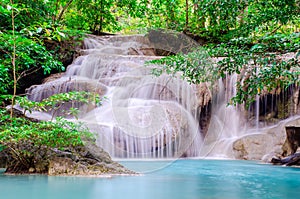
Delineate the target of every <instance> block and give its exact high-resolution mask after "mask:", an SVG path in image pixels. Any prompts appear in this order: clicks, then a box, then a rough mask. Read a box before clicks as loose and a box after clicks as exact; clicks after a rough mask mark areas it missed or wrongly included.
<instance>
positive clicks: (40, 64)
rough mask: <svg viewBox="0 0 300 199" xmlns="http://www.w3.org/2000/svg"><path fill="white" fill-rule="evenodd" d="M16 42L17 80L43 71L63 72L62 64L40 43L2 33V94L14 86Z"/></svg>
mask: <svg viewBox="0 0 300 199" xmlns="http://www.w3.org/2000/svg"><path fill="white" fill-rule="evenodd" d="M14 42H16V60H15V65H16V73H17V76H18V78H17V80H19V79H21V78H23V77H24V76H26V75H28V74H31V73H34V72H36V71H38V70H43V71H44V74H49V73H50V71H51V70H54V69H55V70H59V71H60V70H63V69H64V68H63V66H62V64H61V63H60V62H58V61H57V60H55V59H54V58H53V56H52V54H51V53H50V52H49V51H47V50H46V48H45V47H44V46H42V45H40V44H39V43H37V42H35V41H33V40H31V39H27V38H26V37H22V36H21V35H16V37H15V39H13V36H12V35H11V34H10V33H0V51H1V52H2V53H1V54H0V69H1V70H0V74H1V78H0V88H1V89H0V92H1V93H6V92H7V91H8V89H9V88H11V87H12V85H13V77H12V67H11V65H12V52H13V46H14Z"/></svg>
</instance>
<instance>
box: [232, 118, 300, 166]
mask: <svg viewBox="0 0 300 199" xmlns="http://www.w3.org/2000/svg"><path fill="white" fill-rule="evenodd" d="M299 146H300V119H299V117H295V118H294V119H293V118H291V119H290V120H286V121H282V122H281V123H279V124H278V125H277V126H273V127H270V128H266V129H265V130H264V131H261V132H259V133H254V134H249V135H246V136H244V137H242V138H240V139H238V140H236V141H235V142H234V143H233V150H234V153H235V158H237V159H247V160H263V161H265V162H271V159H272V157H274V156H277V157H286V156H288V155H291V154H294V153H295V152H296V151H297V149H298V147H299Z"/></svg>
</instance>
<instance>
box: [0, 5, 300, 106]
mask: <svg viewBox="0 0 300 199" xmlns="http://www.w3.org/2000/svg"><path fill="white" fill-rule="evenodd" d="M299 13H300V1H299V0H201V1H200V0H117V1H112V0H51V1H50V0H1V2H0V18H1V21H0V51H1V54H0V77H1V78H0V93H1V94H7V93H10V94H13V93H14V92H15V93H17V92H21V90H18V88H19V86H20V85H21V84H23V82H22V79H23V78H24V77H25V76H27V75H28V74H31V73H37V72H39V73H41V74H45V75H47V74H50V73H51V72H58V71H63V70H64V69H65V66H67V64H68V63H69V62H68V61H66V60H67V59H66V56H67V53H66V52H68V53H72V52H74V48H75V47H74V46H76V45H78V44H79V43H76V42H75V43H76V44H75V45H71V44H70V42H72V43H73V44H74V41H77V42H80V39H81V38H83V37H84V35H85V34H86V33H92V34H101V33H103V32H106V33H121V34H133V33H147V31H148V30H150V29H158V28H160V29H171V30H174V31H178V32H183V33H185V34H187V35H189V36H191V37H192V38H194V39H195V40H197V41H198V42H200V43H201V44H202V45H204V47H205V48H206V49H207V50H208V52H209V54H210V55H211V56H217V57H221V56H226V57H228V59H227V62H226V60H224V61H223V63H220V64H221V65H220V66H219V68H220V69H221V71H219V72H218V73H220V74H226V73H228V72H229V73H231V72H232V71H239V70H240V68H241V66H242V65H241V64H240V63H242V62H244V61H247V60H248V61H249V60H250V59H252V58H253V57H256V60H259V59H258V58H259V57H267V58H268V57H269V58H268V60H269V62H272V60H271V58H270V54H269V53H288V52H294V53H295V55H296V56H295V58H296V60H297V58H298V57H297V56H299V48H300V35H299V34H300V29H299V27H300V17H299V15H300V14H299ZM53 46H56V47H53ZM297 53H298V54H297ZM266 54H268V55H266ZM190 56H192V55H190ZM175 59H176V58H175ZM232 59H233V60H235V61H234V62H232V61H230V60H232ZM272 59H273V58H272ZM273 61H274V62H272V63H274V64H273V66H274V67H275V68H276V69H275V70H273V72H274V71H275V72H277V74H280V73H283V74H287V76H286V78H288V81H287V82H288V83H287V82H285V83H284V84H283V86H285V87H286V86H287V85H289V84H291V83H294V82H293V81H294V80H295V77H296V76H297V74H298V73H294V74H292V75H291V74H290V73H288V71H289V69H290V68H291V66H297V64H298V63H297V62H295V61H294V62H289V63H283V64H280V63H279V62H276V61H275V60H273ZM266 62H267V61H266ZM262 65H263V63H262ZM277 66H278V67H277ZM274 67H273V68H274ZM188 69H189V68H188ZM277 69H278V70H277ZM178 70H181V69H180V68H178ZM262 71H264V70H262ZM273 72H272V73H273ZM195 74H197V73H195ZM199 75H204V74H202V73H200V74H199ZM252 75H255V74H252ZM264 75H265V76H266V77H267V76H269V75H271V73H269V74H264ZM187 78H192V79H193V78H194V77H188V76H187ZM199 79H201V78H199ZM199 79H198V80H199ZM198 80H197V79H196V80H195V81H194V82H193V83H197V82H199V81H198ZM257 81H258V80H257ZM269 81H271V83H274V82H273V80H272V78H269V79H267V78H266V79H265V80H264V81H261V82H260V84H258V85H259V87H261V86H263V84H266V83H270V82H269ZM252 83H253V82H252ZM271 83H270V84H271ZM13 88H14V89H13ZM257 90H258V89H257V88H255V89H253V90H252V91H253V92H249V93H248V94H249V95H254V94H257ZM245 100H247V97H246V96H245V97H241V98H240V99H238V102H243V101H245Z"/></svg>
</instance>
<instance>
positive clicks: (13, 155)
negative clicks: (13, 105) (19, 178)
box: [0, 109, 93, 171]
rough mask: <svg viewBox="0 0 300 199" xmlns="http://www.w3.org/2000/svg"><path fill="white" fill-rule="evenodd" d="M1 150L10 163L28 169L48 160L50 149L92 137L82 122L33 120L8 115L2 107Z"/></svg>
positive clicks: (67, 145)
mask: <svg viewBox="0 0 300 199" xmlns="http://www.w3.org/2000/svg"><path fill="white" fill-rule="evenodd" d="M0 124H1V125H0V151H2V152H4V153H5V154H7V156H8V157H9V161H10V162H9V164H10V165H13V167H15V168H20V170H22V169H24V170H27V171H28V169H29V168H30V167H32V166H34V165H37V164H38V163H39V161H45V160H49V159H50V158H51V156H52V155H53V154H55V153H53V152H52V151H53V150H57V149H59V150H64V149H66V148H72V147H77V146H82V145H83V144H84V141H83V140H93V135H92V133H90V132H89V131H88V130H87V129H86V128H85V127H84V126H82V124H75V123H72V122H69V121H66V120H64V119H62V118H57V119H56V121H55V122H46V121H41V122H32V121H30V120H28V119H26V118H23V117H13V118H12V119H10V116H9V114H8V113H7V111H6V110H5V109H0Z"/></svg>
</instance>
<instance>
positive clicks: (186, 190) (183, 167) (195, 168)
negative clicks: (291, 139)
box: [0, 160, 300, 199]
mask: <svg viewBox="0 0 300 199" xmlns="http://www.w3.org/2000/svg"><path fill="white" fill-rule="evenodd" d="M122 163H123V164H124V165H127V166H128V167H129V168H132V169H135V170H138V171H147V172H146V173H144V174H143V175H142V176H115V177H112V178H90V177H53V176H49V177H48V176H40V175H33V176H28V175H24V176H6V175H1V174H0V194H1V197H0V198H1V199H48V198H49V199H50V198H51V199H52V198H53V199H60V198H61V199H108V198H113V199H117V198H120V199H127V198H128V199H133V198H143V199H148V198H149V199H150V198H151V199H160V198H162V199H163V198H164V199H166V198H172V199H185V198H187V199H202V198H207V199H214V198H217V199H219V198H226V199H227V198H228V199H235V198H241V199H242V198H260V199H265V198H272V199H274V198H298V196H299V190H300V169H299V168H290V167H279V166H272V165H266V164H258V163H256V162H249V161H230V160H178V161H174V162H165V161H126V162H122Z"/></svg>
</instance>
